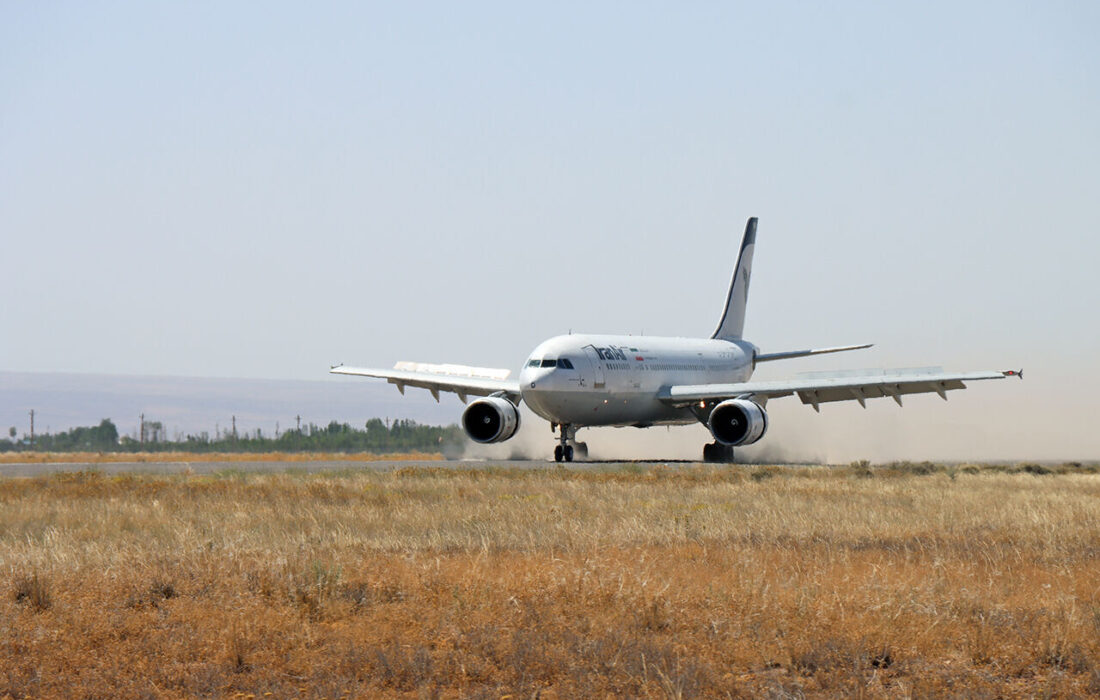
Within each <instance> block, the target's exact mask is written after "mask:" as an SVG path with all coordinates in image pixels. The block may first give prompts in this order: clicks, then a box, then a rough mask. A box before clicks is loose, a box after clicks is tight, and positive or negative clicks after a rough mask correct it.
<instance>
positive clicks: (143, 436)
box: [139, 413, 145, 445]
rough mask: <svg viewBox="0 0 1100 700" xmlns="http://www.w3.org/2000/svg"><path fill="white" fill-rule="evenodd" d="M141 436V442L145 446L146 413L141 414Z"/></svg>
mask: <svg viewBox="0 0 1100 700" xmlns="http://www.w3.org/2000/svg"><path fill="white" fill-rule="evenodd" d="M139 435H141V438H140V442H141V444H142V445H144V444H145V414H144V413H142V414H141V432H140V433H139Z"/></svg>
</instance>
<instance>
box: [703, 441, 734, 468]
mask: <svg viewBox="0 0 1100 700" xmlns="http://www.w3.org/2000/svg"><path fill="white" fill-rule="evenodd" d="M703 461H704V462H716V463H720V464H732V463H733V447H732V446H730V445H723V444H722V443H720V442H711V443H707V444H706V445H703Z"/></svg>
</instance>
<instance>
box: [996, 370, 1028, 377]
mask: <svg viewBox="0 0 1100 700" xmlns="http://www.w3.org/2000/svg"><path fill="white" fill-rule="evenodd" d="M1001 374H1003V375H1004V376H1006V377H1019V378H1020V379H1023V378H1024V370H1023V369H1006V370H1004V371H1002V372H1001Z"/></svg>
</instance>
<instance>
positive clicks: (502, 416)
mask: <svg viewBox="0 0 1100 700" xmlns="http://www.w3.org/2000/svg"><path fill="white" fill-rule="evenodd" d="M462 428H463V429H464V430H465V431H466V434H467V435H469V436H470V439H471V440H473V441H474V442H480V443H483V444H484V443H489V442H504V441H505V440H507V439H508V438H510V437H512V436H513V435H515V434H516V431H517V430H519V411H517V410H516V407H515V405H514V404H513V403H512V402H511V401H509V400H508V399H502V398H500V397H497V396H490V397H488V398H485V399H478V400H477V401H474V402H473V403H471V404H470V405H469V406H467V407H466V410H465V411H463V412H462Z"/></svg>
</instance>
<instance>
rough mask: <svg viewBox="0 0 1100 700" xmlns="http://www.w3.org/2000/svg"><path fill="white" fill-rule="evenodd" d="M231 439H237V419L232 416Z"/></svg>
mask: <svg viewBox="0 0 1100 700" xmlns="http://www.w3.org/2000/svg"><path fill="white" fill-rule="evenodd" d="M233 439H234V440H236V439H237V417H236V416H233Z"/></svg>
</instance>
